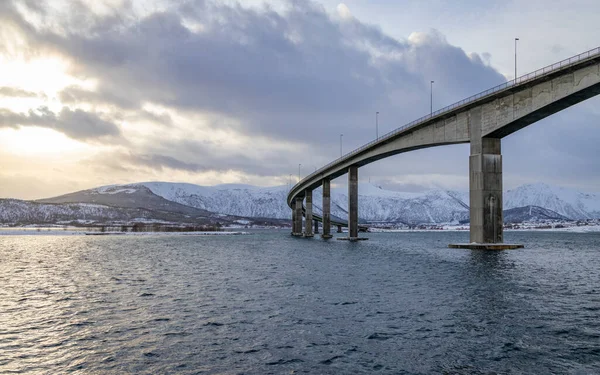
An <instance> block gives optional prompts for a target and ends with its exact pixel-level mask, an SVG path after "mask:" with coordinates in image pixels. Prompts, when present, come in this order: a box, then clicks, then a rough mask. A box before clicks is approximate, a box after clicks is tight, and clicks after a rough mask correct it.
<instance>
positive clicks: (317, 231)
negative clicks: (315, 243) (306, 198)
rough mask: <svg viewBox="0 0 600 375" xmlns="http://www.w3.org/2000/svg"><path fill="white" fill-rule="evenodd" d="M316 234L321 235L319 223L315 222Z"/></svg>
mask: <svg viewBox="0 0 600 375" xmlns="http://www.w3.org/2000/svg"><path fill="white" fill-rule="evenodd" d="M315 234H319V222H318V221H316V220H315Z"/></svg>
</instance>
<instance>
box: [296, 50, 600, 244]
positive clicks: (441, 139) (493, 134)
mask: <svg viewBox="0 0 600 375" xmlns="http://www.w3.org/2000/svg"><path fill="white" fill-rule="evenodd" d="M599 93H600V47H598V48H595V49H592V50H590V51H587V52H584V53H581V54H579V55H576V56H573V57H571V58H569V59H566V60H563V61H560V62H557V63H555V64H552V65H549V66H547V67H545V68H542V69H539V70H537V71H535V72H532V73H529V74H526V75H524V76H521V77H518V78H515V79H514V80H512V81H508V82H506V83H504V84H501V85H499V86H496V87H493V88H491V89H489V90H486V91H483V92H481V93H479V94H476V95H474V96H471V97H469V98H466V99H464V100H461V101H459V102H457V103H454V104H452V105H450V106H448V107H445V108H442V109H440V110H438V111H435V112H433V113H431V114H429V115H427V116H424V117H422V118H420V119H417V120H415V121H413V122H411V123H409V124H407V125H404V126H402V127H400V128H398V129H396V130H393V131H392V132H390V133H388V134H386V135H384V136H382V137H379V138H378V139H376V140H374V141H372V142H369V143H367V144H365V145H363V146H361V147H359V148H357V149H355V150H353V151H351V152H349V153H347V154H345V155H343V156H342V157H340V158H338V159H336V160H334V161H332V162H331V163H329V164H327V165H325V166H324V167H322V168H320V169H318V170H316V171H315V172H313V173H311V174H309V175H308V176H306V177H305V178H304V179H302V180H301V181H299V182H298V183H297V184H296V185H294V186H293V187H292V189H291V190H290V191H289V193H288V196H287V203H288V206H289V207H290V208H291V209H292V220H293V225H292V234H293V235H296V236H309V237H312V236H313V235H314V232H313V226H312V223H313V221H315V224H316V222H322V223H323V233H322V237H323V238H331V224H332V222H331V213H330V209H331V206H330V199H331V195H330V184H331V180H332V179H335V178H337V177H340V176H342V175H344V174H346V173H347V174H348V221H347V222H343V223H342V222H335V224H336V225H338V226H339V225H343V226H347V227H348V239H350V240H357V239H358V231H359V226H358V168H359V167H362V166H364V165H367V164H369V163H373V162H375V161H377V160H381V159H384V158H387V157H390V156H393V155H396V154H400V153H404V152H409V151H414V150H419V149H423V148H429V147H437V146H444V145H453V144H461V143H470V145H471V152H470V156H469V213H470V240H471V241H470V242H471V243H478V244H501V243H503V216H502V207H503V206H502V153H501V140H502V138H503V137H506V136H507V135H509V134H512V133H514V132H516V131H518V130H520V129H522V128H524V127H526V126H528V125H531V124H533V123H535V122H537V121H539V120H541V119H543V118H545V117H548V116H550V115H552V114H554V113H557V112H559V111H562V110H563V109H566V108H568V107H570V106H572V105H575V104H577V103H579V102H582V101H584V100H586V99H589V98H591V97H593V96H596V95H598V94H599ZM320 186H322V187H323V204H322V211H323V214H322V216H319V215H316V214H315V213H314V212H313V207H312V191H313V190H314V189H315V188H317V187H320ZM305 200H306V205H304V201H305ZM303 216H305V218H306V219H305V223H306V225H305V228H304V231H303V228H302V217H303ZM315 226H316V225H315Z"/></svg>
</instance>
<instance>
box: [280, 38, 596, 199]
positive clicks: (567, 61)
mask: <svg viewBox="0 0 600 375" xmlns="http://www.w3.org/2000/svg"><path fill="white" fill-rule="evenodd" d="M596 55H600V47H596V48H594V49H591V50H589V51H586V52H583V53H580V54H579V55H575V56H572V57H570V58H568V59H565V60H562V61H559V62H557V63H554V64H552V65H548V66H546V67H543V68H541V69H538V70H536V71H534V72H531V73H528V74H525V75H523V76H520V77H518V78H515V79H513V80H512V81H508V82H505V83H502V84H500V85H498V86H495V87H492V88H491V89H488V90H485V91H482V92H480V93H478V94H475V95H473V96H470V97H468V98H466V99H463V100H461V101H458V102H456V103H454V104H450V105H449V106H447V107H444V108H441V109H438V110H437V111H435V112H433V113H431V114H428V115H425V116H423V117H421V118H418V119H416V120H414V121H411V122H409V123H408V124H406V125H403V126H401V127H399V128H396V129H394V130H392V131H391V132H389V133H387V134H384V135H382V136H381V137H379V138H377V139H374V140H373V141H371V142H368V143H366V144H364V145H362V146H360V147H359V148H356V149H354V150H352V151H350V152H348V153H346V154H344V155H343V156H341V157H339V158H337V159H335V160H334V161H332V162H331V163H329V164H327V165H325V166H324V167H321V168H319V169H318V170H316V171H315V172H313V173H311V174H309V175H308V176H306V177H305V178H304V179H308V178H312V177H313V176H316V175H319V174H320V173H321V172H323V171H324V170H326V169H327V168H329V167H330V166H332V165H334V164H337V163H338V162H340V161H341V160H343V159H345V158H348V157H349V156H352V155H354V154H357V153H359V152H361V151H363V150H364V149H367V148H369V147H371V146H372V145H374V144H376V143H379V142H381V141H383V140H385V139H389V138H392V137H394V136H395V135H397V134H398V133H401V132H403V131H406V130H407V129H409V128H412V127H414V126H416V125H419V124H421V123H424V122H426V121H428V120H429V119H432V118H434V117H436V116H438V115H440V114H442V113H445V112H449V111H451V110H453V109H455V108H457V107H461V106H463V105H466V104H469V103H471V102H474V101H476V100H479V99H481V98H483V97H485V96H488V95H491V94H494V93H496V92H498V91H501V90H504V89H506V88H508V87H511V86H515V85H517V84H523V83H525V82H528V81H531V80H534V79H536V78H537V77H540V76H543V75H546V74H548V73H551V72H553V71H555V70H559V69H563V68H565V67H567V66H569V65H573V64H576V63H578V62H579V61H582V60H585V59H588V58H590V57H593V56H596ZM301 182H302V181H299V182H298V184H300V183H301ZM298 184H296V185H298ZM294 187H295V186H294ZM292 190H293V188H292Z"/></svg>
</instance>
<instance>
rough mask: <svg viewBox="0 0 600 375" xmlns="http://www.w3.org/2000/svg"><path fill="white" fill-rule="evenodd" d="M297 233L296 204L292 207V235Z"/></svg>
mask: <svg viewBox="0 0 600 375" xmlns="http://www.w3.org/2000/svg"><path fill="white" fill-rule="evenodd" d="M294 203H295V202H294ZM295 234H296V207H295V206H294V208H293V209H292V236H293V235H295Z"/></svg>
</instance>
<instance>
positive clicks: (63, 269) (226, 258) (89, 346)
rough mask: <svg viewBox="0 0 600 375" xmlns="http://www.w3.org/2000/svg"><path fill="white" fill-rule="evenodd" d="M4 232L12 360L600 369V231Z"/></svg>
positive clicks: (153, 368)
mask: <svg viewBox="0 0 600 375" xmlns="http://www.w3.org/2000/svg"><path fill="white" fill-rule="evenodd" d="M369 237H370V240H369V241H365V242H361V243H347V242H345V241H335V240H332V241H329V242H324V241H321V240H318V239H312V240H310V239H294V238H291V237H289V235H288V231H271V232H257V233H256V234H254V235H250V236H215V237H212V236H210V237H195V236H140V237H136V236H115V237H110V236H100V237H96V236H75V237H73V236H70V237H69V236H5V237H0V373H8V374H10V373H18V374H21V373H42V374H43V373H47V374H58V373H79V374H113V373H119V374H121V373H125V374H127V373H130V374H162V373H181V374H198V373H206V374H242V373H244V374H268V373H272V374H283V373H285V374H290V373H312V374H350V373H352V374H354V373H373V372H377V373H395V374H396V373H397V374H430V373H446V374H463V373H464V374H472V373H475V374H493V373H499V374H504V373H506V374H519V373H539V374H548V373H571V374H597V373H600V234H564V233H507V234H506V237H507V241H511V242H520V243H524V244H525V245H526V249H524V250H514V251H505V252H482V251H468V250H454V249H447V248H446V246H447V244H448V243H450V242H465V241H466V240H467V237H468V233H448V232H446V233H435V232H434V233H390V234H382V233H374V234H369Z"/></svg>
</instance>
